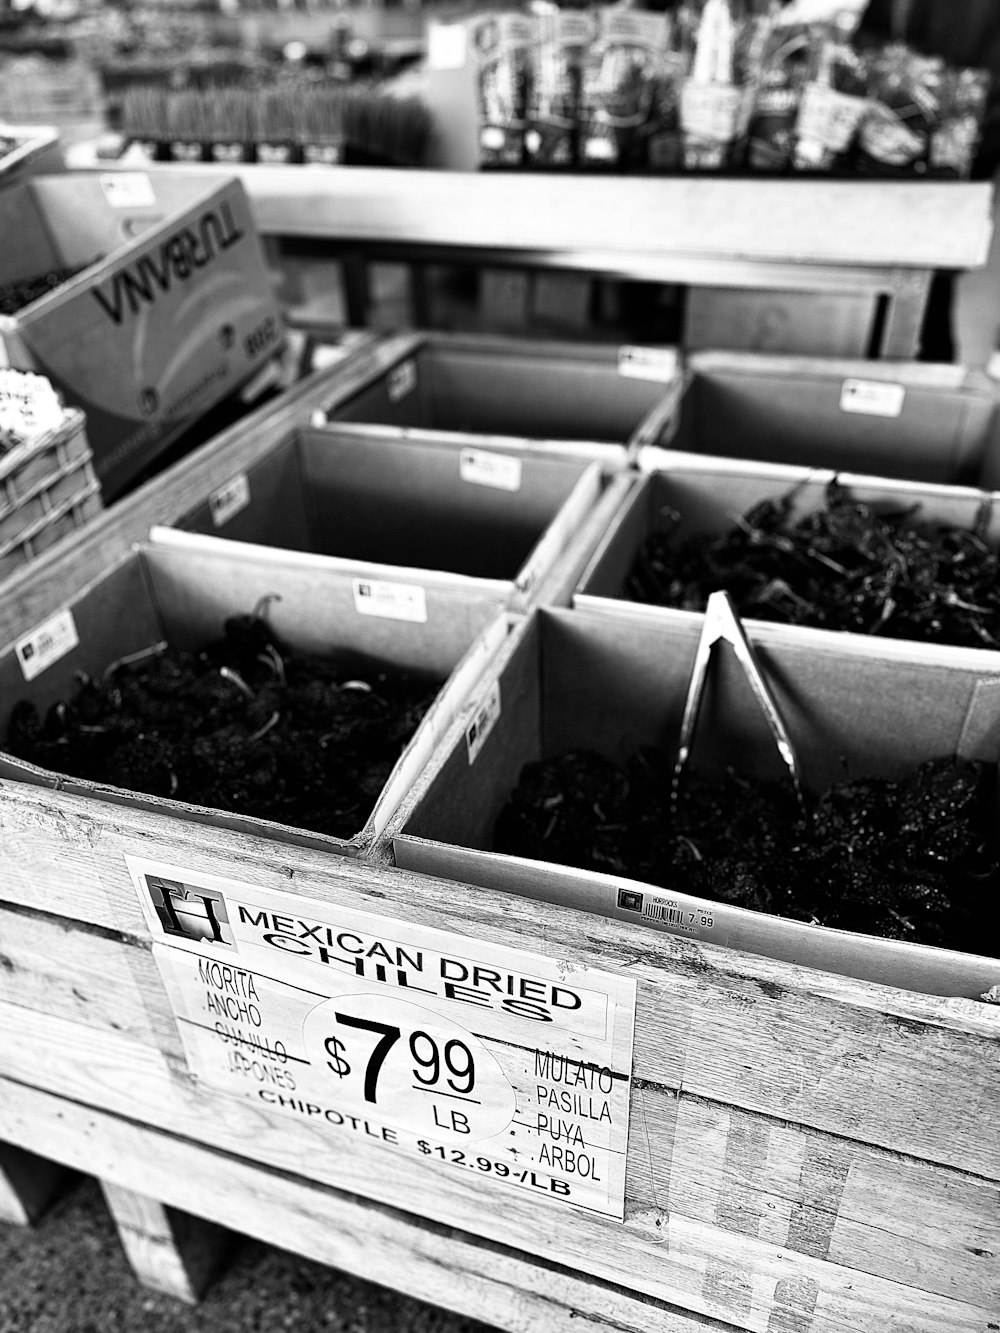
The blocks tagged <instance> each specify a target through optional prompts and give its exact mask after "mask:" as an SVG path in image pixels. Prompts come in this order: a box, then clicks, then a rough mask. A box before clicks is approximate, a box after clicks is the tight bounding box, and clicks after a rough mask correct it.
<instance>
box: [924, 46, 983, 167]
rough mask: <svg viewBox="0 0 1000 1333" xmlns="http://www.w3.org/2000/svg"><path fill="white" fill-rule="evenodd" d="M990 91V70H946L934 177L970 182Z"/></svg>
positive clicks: (933, 139)
mask: <svg viewBox="0 0 1000 1333" xmlns="http://www.w3.org/2000/svg"><path fill="white" fill-rule="evenodd" d="M989 89H990V73H989V70H985V69H948V70H945V72H944V75H943V77H942V80H941V107H940V112H939V115H938V123H937V126H936V127H935V129H934V130H932V132H931V149H930V170H931V173H932V175H936V176H955V177H957V178H958V179H959V180H967V179H968V177H969V175H970V174H971V172H972V164H973V160H974V159H975V155H976V148H977V146H978V143H979V131H980V127H981V125H982V121H983V114H984V112H985V110H986V98H987V96H988V94H989Z"/></svg>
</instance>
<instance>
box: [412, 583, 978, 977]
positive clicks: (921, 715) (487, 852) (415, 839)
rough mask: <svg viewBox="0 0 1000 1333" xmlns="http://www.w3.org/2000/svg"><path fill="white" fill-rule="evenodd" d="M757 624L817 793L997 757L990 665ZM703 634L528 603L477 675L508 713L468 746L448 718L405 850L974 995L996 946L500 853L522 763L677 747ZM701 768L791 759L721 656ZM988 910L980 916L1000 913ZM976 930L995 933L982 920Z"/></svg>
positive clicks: (467, 875)
mask: <svg viewBox="0 0 1000 1333" xmlns="http://www.w3.org/2000/svg"><path fill="white" fill-rule="evenodd" d="M751 637H752V640H753V642H754V646H755V648H756V649H757V652H758V655H759V657H760V660H761V663H762V666H763V669H764V671H765V673H766V675H767V678H768V681H769V683H770V685H771V687H772V690H773V692H774V695H775V697H776V701H777V704H778V707H779V709H780V711H781V713H782V716H783V718H784V720H785V723H786V726H787V727H788V730H789V732H790V734H791V736H792V740H793V744H794V745H795V748H796V750H797V753H798V756H799V760H800V764H801V769H802V775H803V781H804V784H805V786H806V787H807V789H808V790H810V791H812V792H814V793H820V792H822V791H824V790H825V789H826V788H827V787H829V786H830V785H831V784H832V783H834V782H836V781H841V780H843V778H844V776H845V773H846V774H847V775H849V776H850V777H862V776H879V777H899V776H901V775H903V774H905V773H907V772H909V771H911V770H912V769H913V768H914V767H916V766H917V765H918V764H920V763H921V762H923V761H924V760H927V759H931V758H937V757H942V756H948V755H953V754H956V753H959V754H961V755H962V757H965V758H969V759H973V758H974V759H980V760H984V761H986V762H989V763H993V764H995V763H996V762H997V759H998V755H1000V667H998V666H997V664H996V662H995V661H992V665H990V664H988V663H984V664H982V665H979V666H977V665H973V664H970V665H966V666H961V667H959V666H955V665H943V664H935V665H929V664H917V663H905V662H904V663H899V662H887V661H885V660H879V659H869V660H865V659H859V658H858V657H857V656H856V655H855V654H853V653H852V652H851V651H850V650H849V649H848V648H846V647H845V646H844V645H842V644H840V643H838V642H837V641H836V640H835V639H832V638H831V641H830V642H829V643H827V644H825V645H823V646H821V647H819V648H817V647H815V646H813V645H811V644H810V645H803V644H799V643H794V642H790V641H788V640H787V639H785V638H783V637H782V636H780V635H775V634H774V633H772V632H771V627H769V626H759V627H757V628H755V629H754V630H753V632H752V636H751ZM697 640H698V627H697V626H696V625H693V624H685V625H677V624H673V623H666V622H664V621H663V620H662V619H659V618H656V617H650V616H644V615H642V614H637V613H635V612H633V611H630V610H628V609H623V610H617V609H615V608H606V609H605V608H597V609H585V610H574V611H564V610H559V609H542V610H539V611H536V612H535V613H534V614H533V615H532V617H531V618H530V619H529V620H528V622H527V623H526V624H525V626H524V627H523V629H522V631H521V632H520V633H519V634H518V635H517V636H515V637H514V638H512V640H511V641H510V642H509V643H508V645H507V646H506V648H505V650H504V652H503V653H502V654H501V655H500V656H499V657H498V658H497V660H496V663H495V664H494V668H493V670H492V671H491V673H490V675H489V677H488V678H487V680H486V681H485V682H484V686H483V695H484V696H489V695H491V694H495V695H496V696H497V697H498V699H499V708H498V710H497V711H498V716H497V718H496V721H495V723H494V725H493V727H492V730H490V732H489V734H488V736H487V737H486V739H485V740H484V741H483V742H482V743H481V745H480V747H479V749H478V751H477V752H476V754H475V755H474V757H473V759H472V760H471V761H470V753H469V746H468V743H467V737H466V736H465V734H464V733H463V732H462V731H461V730H460V729H459V728H457V727H456V728H453V730H452V732H451V733H450V735H449V736H448V737H447V739H446V741H445V743H444V745H443V746H442V747H441V750H440V751H439V753H438V754H437V755H436V756H435V758H434V761H433V763H432V764H431V766H430V767H429V768H428V769H427V770H425V773H424V775H423V778H422V781H421V784H420V786H419V788H418V789H415V790H414V792H412V793H411V794H410V796H409V797H408V798H407V799H406V800H405V801H404V802H403V804H402V805H401V806H400V808H399V810H398V811H397V813H396V815H395V816H394V818H393V820H392V821H391V823H390V826H389V836H391V839H392V847H393V851H394V855H395V859H396V864H397V865H398V866H400V867H401V868H403V869H407V870H412V871H417V872H420V873H423V874H433V875H438V876H441V877H442V878H450V879H455V880H459V881H461V882H463V883H467V884H475V885H480V886H482V887H484V888H489V889H498V890H502V891H504V892H509V893H513V894H518V895H521V896H525V897H529V898H534V899H540V900H546V901H555V902H559V903H561V904H563V905H567V906H570V907H574V908H578V909H580V910H583V911H589V912H595V913H598V914H599V915H603V916H607V917H614V918H617V919H619V920H623V921H630V922H632V923H634V924H636V925H645V926H651V927H653V928H655V929H660V930H667V931H669V932H670V933H672V934H677V935H683V936H686V937H687V938H689V939H691V940H694V941H698V940H701V941H705V942H711V943H715V944H721V945H724V946H727V947H730V948H734V949H740V950H743V951H747V952H751V953H758V954H763V955H765V956H767V957H769V958H774V959H778V960H781V961H785V962H791V963H796V964H801V965H805V966H810V967H815V968H819V969H822V970H824V971H828V972H836V973H840V974H843V975H846V976H852V977H856V978H859V979H861V980H865V981H873V982H878V983H881V984H885V985H890V986H895V987H899V988H902V989H908V990H915V991H921V992H926V993H928V994H942V995H954V996H965V997H969V998H974V997H977V996H978V995H980V994H982V993H983V992H984V991H985V990H987V989H988V988H989V987H990V986H992V985H994V984H996V983H997V982H998V981H1000V961H998V960H997V959H995V958H989V957H977V956H973V955H968V954H963V953H958V952H955V951H951V950H944V949H938V948H934V947H930V946H925V945H918V944H912V943H904V942H899V941H894V940H884V939H877V938H875V937H872V936H866V935H861V934H855V933H852V932H848V931H841V930H835V929H831V928H828V927H824V926H814V925H811V924H808V923H804V922H796V921H791V920H788V919H785V918H781V917H776V916H769V915H766V914H764V913H761V912H755V911H750V910H748V909H744V908H737V907H731V906H729V905H727V904H723V903H716V902H710V901H708V900H706V899H701V898H697V897H693V896H691V895H685V894H681V893H676V892H673V891H669V890H664V889H661V888H656V887H653V886H651V885H648V884H646V885H644V884H641V883H638V882H637V881H632V880H628V879H623V878H619V877H616V876H612V875H604V874H598V873H595V872H592V871H587V870H579V869H576V868H571V867H565V866H563V867H560V866H555V865H549V864H545V863H542V862H536V861H531V860H528V859H525V858H520V857H516V856H509V855H500V854H497V853H495V852H494V851H493V850H492V833H493V827H494V825H495V822H496V819H497V817H498V816H499V814H500V812H501V810H502V809H503V807H504V805H505V804H506V803H507V800H508V798H509V795H510V792H511V790H512V789H513V787H514V786H515V785H516V782H517V778H518V774H519V773H520V770H521V768H522V767H523V765H525V764H527V763H530V762H533V761H536V760H538V759H545V758H549V757H552V756H555V755H557V754H560V753H562V752H564V751H565V750H568V749H580V748H585V749H592V750H596V751H597V752H598V753H600V754H603V755H604V756H605V757H606V758H608V759H610V760H612V761H615V762H618V763H622V762H624V761H625V760H626V759H627V758H628V757H629V756H631V755H632V754H633V753H634V752H635V750H636V749H637V748H638V747H639V746H641V745H653V746H659V747H663V748H664V749H665V750H666V751H667V752H668V753H669V754H671V755H672V754H673V753H674V751H675V747H676V744H677V737H678V733H679V728H680V720H681V715H682V711H683V705H684V699H685V696H686V691H687V685H688V680H689V677H690V673H691V668H692V664H693V660H694V653H695V648H696V645H697ZM696 764H697V767H698V768H699V770H702V771H707V772H721V771H723V770H725V768H727V767H728V766H731V765H734V764H735V765H737V766H738V771H739V772H740V773H741V774H745V775H746V776H747V777H750V778H759V779H765V778H775V777H778V776H780V774H781V772H782V767H781V764H780V761H779V758H778V755H777V753H776V751H775V748H774V745H773V742H772V740H771V738H770V735H769V733H768V731H767V728H766V723H765V721H764V719H763V716H762V715H761V713H760V711H759V709H758V708H757V707H756V704H755V703H754V702H753V700H752V698H751V696H750V694H749V686H748V685H747V682H746V680H745V679H744V677H743V676H742V672H741V671H740V670H739V669H738V667H737V665H736V663H735V661H734V660H733V659H732V658H731V655H730V654H728V653H726V654H723V655H720V657H719V659H718V662H717V665H716V667H715V668H714V670H713V673H712V675H711V677H710V683H709V688H708V690H707V692H706V697H705V700H704V703H703V707H702V715H701V720H700V725H699V730H698V742H697V749H696ZM623 891H624V894H625V896H624V897H623V896H622V895H623ZM623 903H627V904H631V906H629V907H626V906H623ZM984 907H985V911H986V916H987V917H989V914H990V912H993V913H994V914H995V908H994V907H993V906H992V905H990V904H985V905H984ZM983 938H984V944H985V943H986V941H988V940H989V938H990V936H989V923H988V921H987V920H985V919H984V937H983Z"/></svg>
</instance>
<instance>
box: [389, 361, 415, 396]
mask: <svg viewBox="0 0 1000 1333" xmlns="http://www.w3.org/2000/svg"><path fill="white" fill-rule="evenodd" d="M416 387H417V363H416V361H412V360H411V361H401V362H400V363H399V365H398V366H393V368H392V370H390V371H389V373H388V375H387V376H386V381H385V391H386V394H387V395H388V398H389V402H390V403H398V402H399V401H400V399H402V398H405V397H406V396H407V394H410V393H412V392H413V390H414V389H415V388H416Z"/></svg>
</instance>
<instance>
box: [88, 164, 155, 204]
mask: <svg viewBox="0 0 1000 1333" xmlns="http://www.w3.org/2000/svg"><path fill="white" fill-rule="evenodd" d="M100 179H101V189H102V190H103V191H104V197H105V199H106V200H107V201H108V203H109V204H110V205H111V207H112V208H155V207H156V191H155V190H154V189H153V182H152V181H151V180H150V178H149V177H148V176H147V175H146V173H145V172H144V171H109V172H107V173H106V174H105V175H103V176H101V178H100Z"/></svg>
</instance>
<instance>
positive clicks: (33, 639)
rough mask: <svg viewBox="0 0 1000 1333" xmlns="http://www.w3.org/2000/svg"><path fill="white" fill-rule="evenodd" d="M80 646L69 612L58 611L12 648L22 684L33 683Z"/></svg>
mask: <svg viewBox="0 0 1000 1333" xmlns="http://www.w3.org/2000/svg"><path fill="white" fill-rule="evenodd" d="M79 642H80V636H79V634H77V632H76V621H75V620H74V619H73V612H72V611H70V610H68V609H67V610H65V611H59V612H57V613H56V614H55V615H54V616H51V617H50V618H49V619H48V620H46V621H45V622H44V624H41V625H39V626H38V627H37V628H36V629H33V630H32V631H31V633H30V634H26V635H25V636H24V638H23V639H19V640H18V641H17V643H15V644H14V655H15V656H16V658H17V660H18V662H19V663H20V666H21V673H22V675H23V676H24V679H25V680H34V679H35V677H36V676H40V675H41V674H42V672H43V671H47V670H48V669H49V667H50V666H52V665H53V663H55V662H58V661H59V659H60V658H61V657H65V656H66V654H67V653H71V652H72V651H73V649H74V648H75V647H76V646H77V644H78V643H79Z"/></svg>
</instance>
